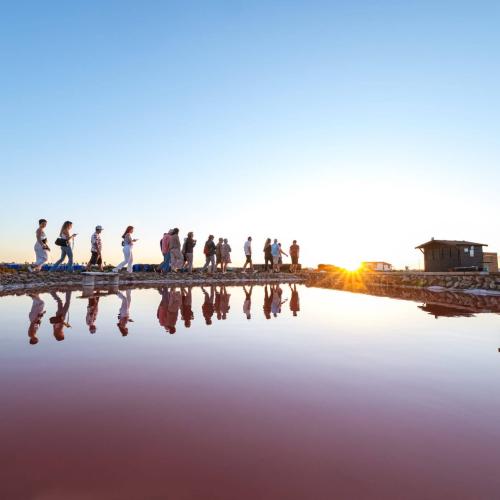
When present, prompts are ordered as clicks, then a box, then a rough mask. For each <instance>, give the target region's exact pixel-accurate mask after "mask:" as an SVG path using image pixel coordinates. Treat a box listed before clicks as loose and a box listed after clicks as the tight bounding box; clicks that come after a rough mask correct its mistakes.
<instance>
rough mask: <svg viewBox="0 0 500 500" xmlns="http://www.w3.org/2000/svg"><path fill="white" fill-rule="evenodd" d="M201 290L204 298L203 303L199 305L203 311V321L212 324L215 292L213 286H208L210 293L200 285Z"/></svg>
mask: <svg viewBox="0 0 500 500" xmlns="http://www.w3.org/2000/svg"><path fill="white" fill-rule="evenodd" d="M201 291H202V292H203V295H204V300H203V305H202V306H201V312H202V313H203V317H204V318H205V323H206V324H207V325H211V324H212V316H213V315H214V310H215V308H214V294H215V287H213V286H211V287H210V295H209V294H208V292H207V291H206V290H205V289H204V288H203V287H201Z"/></svg>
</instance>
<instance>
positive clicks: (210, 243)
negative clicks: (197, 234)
mask: <svg viewBox="0 0 500 500" xmlns="http://www.w3.org/2000/svg"><path fill="white" fill-rule="evenodd" d="M215 250H216V249H215V243H214V235H213V234H211V235H210V236H209V237H208V240H207V241H206V242H205V246H204V248H203V253H204V254H205V265H204V266H203V268H202V272H207V271H208V266H210V271H209V272H210V274H212V273H213V272H214V271H215Z"/></svg>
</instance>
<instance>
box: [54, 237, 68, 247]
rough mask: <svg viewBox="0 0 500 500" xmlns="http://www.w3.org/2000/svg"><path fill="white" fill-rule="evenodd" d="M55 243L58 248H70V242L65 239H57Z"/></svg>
mask: <svg viewBox="0 0 500 500" xmlns="http://www.w3.org/2000/svg"><path fill="white" fill-rule="evenodd" d="M55 243H56V245H57V246H58V247H67V246H68V241H67V240H65V239H64V238H57V240H56V241H55Z"/></svg>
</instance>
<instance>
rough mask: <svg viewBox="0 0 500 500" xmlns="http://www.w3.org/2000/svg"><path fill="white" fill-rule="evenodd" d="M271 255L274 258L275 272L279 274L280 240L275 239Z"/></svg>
mask: <svg viewBox="0 0 500 500" xmlns="http://www.w3.org/2000/svg"><path fill="white" fill-rule="evenodd" d="M271 255H272V257H273V272H274V273H277V272H279V259H280V246H279V244H278V240H277V239H274V242H273V244H272V245H271Z"/></svg>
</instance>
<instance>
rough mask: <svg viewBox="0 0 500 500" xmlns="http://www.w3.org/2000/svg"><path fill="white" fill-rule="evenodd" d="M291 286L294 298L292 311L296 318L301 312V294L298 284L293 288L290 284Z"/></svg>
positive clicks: (291, 305)
mask: <svg viewBox="0 0 500 500" xmlns="http://www.w3.org/2000/svg"><path fill="white" fill-rule="evenodd" d="M289 286H290V290H291V291H292V296H291V298H290V311H292V313H293V315H294V316H297V313H298V312H299V311H300V302H299V292H298V291H297V285H296V284H294V285H293V286H292V285H291V284H289Z"/></svg>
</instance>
